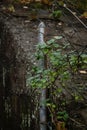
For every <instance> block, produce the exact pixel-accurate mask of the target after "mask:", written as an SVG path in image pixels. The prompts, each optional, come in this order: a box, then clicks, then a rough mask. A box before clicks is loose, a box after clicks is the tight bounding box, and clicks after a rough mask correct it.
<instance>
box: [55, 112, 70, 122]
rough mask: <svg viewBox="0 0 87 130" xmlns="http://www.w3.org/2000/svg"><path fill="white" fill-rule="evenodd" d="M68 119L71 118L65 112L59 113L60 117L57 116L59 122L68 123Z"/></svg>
mask: <svg viewBox="0 0 87 130" xmlns="http://www.w3.org/2000/svg"><path fill="white" fill-rule="evenodd" d="M68 118H69V115H68V113H67V112H66V111H65V110H64V111H59V112H58V116H57V119H58V120H61V121H65V122H66V121H67V120H68Z"/></svg>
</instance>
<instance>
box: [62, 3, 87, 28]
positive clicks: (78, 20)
mask: <svg viewBox="0 0 87 130" xmlns="http://www.w3.org/2000/svg"><path fill="white" fill-rule="evenodd" d="M64 8H65V9H67V10H68V11H69V12H70V13H71V14H72V15H73V16H74V17H75V18H76V19H77V20H78V21H79V22H80V23H81V24H82V25H83V26H84V27H85V28H86V29H87V26H86V24H85V23H83V22H82V20H81V19H80V18H79V17H78V16H77V15H76V14H74V13H73V11H72V10H71V9H69V8H68V7H67V6H66V4H64Z"/></svg>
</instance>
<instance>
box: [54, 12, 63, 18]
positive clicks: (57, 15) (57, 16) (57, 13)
mask: <svg viewBox="0 0 87 130" xmlns="http://www.w3.org/2000/svg"><path fill="white" fill-rule="evenodd" d="M52 16H53V18H55V19H59V18H60V17H61V16H62V11H61V10H55V11H53V12H52Z"/></svg>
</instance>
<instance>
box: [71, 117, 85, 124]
mask: <svg viewBox="0 0 87 130" xmlns="http://www.w3.org/2000/svg"><path fill="white" fill-rule="evenodd" d="M69 119H70V120H71V121H73V122H75V123H76V124H78V125H80V126H85V125H84V124H82V123H80V122H78V121H76V120H75V119H73V118H71V117H69Z"/></svg>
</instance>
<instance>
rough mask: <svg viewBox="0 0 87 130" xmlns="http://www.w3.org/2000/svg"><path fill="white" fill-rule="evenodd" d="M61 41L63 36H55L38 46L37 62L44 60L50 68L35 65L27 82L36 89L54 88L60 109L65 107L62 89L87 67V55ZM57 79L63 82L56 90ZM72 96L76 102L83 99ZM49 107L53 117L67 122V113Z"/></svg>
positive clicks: (50, 105)
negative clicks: (74, 75) (73, 75)
mask: <svg viewBox="0 0 87 130" xmlns="http://www.w3.org/2000/svg"><path fill="white" fill-rule="evenodd" d="M60 39H62V36H55V37H54V38H53V39H51V40H49V41H47V42H46V43H43V45H42V44H38V45H37V52H36V54H35V56H36V60H37V61H41V60H44V62H45V64H47V65H48V66H46V68H41V67H39V66H38V65H34V66H33V68H32V72H31V76H30V77H29V78H28V80H27V82H28V84H29V85H30V86H32V87H33V88H35V89H38V88H39V89H42V88H50V89H51V88H52V89H53V92H52V96H56V95H57V96H58V98H60V104H61V105H60V107H61V106H62V107H64V106H65V99H64V97H62V98H61V95H62V88H64V87H65V85H66V82H67V81H68V80H70V79H71V78H72V73H74V74H75V73H77V72H78V71H79V68H80V69H81V68H86V67H87V55H86V54H83V53H80V52H79V53H77V52H76V51H75V50H72V48H71V46H70V44H69V43H62V44H60V43H59V40H60ZM67 50H68V51H67ZM45 59H46V60H45ZM57 79H58V80H59V82H61V88H60V87H58V88H56V89H55V86H54V83H55V82H56V81H57ZM66 87H67V86H66ZM72 96H73V97H74V99H75V100H76V101H78V100H79V99H81V98H82V97H81V96H80V95H78V94H76V93H75V94H73V93H72ZM58 103H59V102H58ZM47 107H48V108H49V109H50V113H51V116H57V119H58V120H63V121H67V119H68V114H67V112H66V111H64V110H61V109H60V108H58V105H57V104H55V103H54V102H52V101H51V102H49V101H47ZM59 109H60V110H59ZM55 112H56V113H57V114H55Z"/></svg>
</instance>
